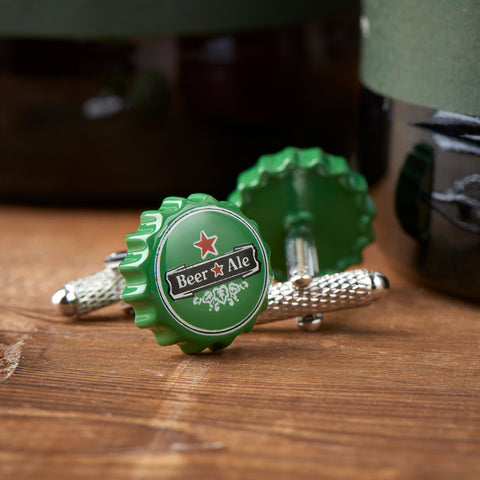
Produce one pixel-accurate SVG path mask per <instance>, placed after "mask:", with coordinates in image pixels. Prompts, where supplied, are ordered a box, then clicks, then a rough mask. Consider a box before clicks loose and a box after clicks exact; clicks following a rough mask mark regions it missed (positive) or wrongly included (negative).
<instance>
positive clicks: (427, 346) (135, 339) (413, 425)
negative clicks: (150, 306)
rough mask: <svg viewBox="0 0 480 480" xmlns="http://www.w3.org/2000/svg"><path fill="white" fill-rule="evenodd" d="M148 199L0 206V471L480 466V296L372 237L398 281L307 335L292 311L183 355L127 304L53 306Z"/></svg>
mask: <svg viewBox="0 0 480 480" xmlns="http://www.w3.org/2000/svg"><path fill="white" fill-rule="evenodd" d="M137 214H138V212H134V211H129V212H119V211H110V212H106V211H105V212H104V211H78V210H77V211H74V210H48V209H34V208H21V207H7V206H4V207H3V208H2V209H1V211H0V231H1V232H2V234H1V235H0V269H1V275H0V478H1V479H14V478H15V479H23V478H35V479H44V478H56V479H59V478H61V479H63V478H65V479H77V478H92V479H97V478H99V479H100V478H101V479H104V480H106V479H111V478H115V479H136V478H138V479H150V478H171V479H180V478H181V479H185V478H189V477H190V478H199V479H203V478H209V479H246V478H261V479H287V478H289V479H290V478H309V479H310V478H326V479H344V478H365V479H435V480H442V479H453V478H455V479H457V478H462V479H474V478H475V479H477V478H480V401H479V400H480V377H479V373H480V354H479V341H480V308H479V307H478V305H474V304H469V303H466V302H462V301H460V300H457V299H452V298H449V297H446V296H443V295H441V294H439V293H436V292H432V291H429V290H426V289H424V288H423V287H422V286H421V285H419V284H418V283H417V282H416V280H415V278H414V277H413V276H412V275H410V274H408V272H405V271H403V270H402V269H401V268H400V267H399V266H398V265H397V264H396V263H395V260H394V259H391V258H389V257H387V256H385V254H384V253H383V252H382V251H381V250H380V248H379V247H378V246H375V245H374V246H371V247H369V248H368V249H367V251H366V255H365V263H364V266H366V267H368V268H375V269H378V270H381V271H382V272H383V273H385V274H386V275H387V276H389V277H390V280H391V283H392V290H391V292H390V294H389V296H388V297H387V298H386V299H385V300H383V301H381V302H379V303H377V304H375V305H372V306H369V307H365V308H363V309H358V310H350V311H346V312H337V313H334V314H330V315H328V316H326V319H325V321H324V326H323V328H322V329H321V330H320V331H319V332H317V333H313V334H308V333H305V332H300V331H298V330H297V329H296V327H295V325H294V322H292V321H285V322H281V323H278V324H271V325H266V326H261V327H257V328H255V329H254V331H253V332H252V333H250V334H248V335H244V336H241V337H239V338H238V339H237V340H236V341H235V342H234V344H233V345H232V346H231V347H230V348H228V349H227V350H224V351H222V352H218V353H215V354H201V355H197V356H186V355H184V354H182V353H181V352H180V350H179V349H178V348H177V347H175V346H174V347H169V348H162V347H159V346H157V345H156V344H155V342H154V339H153V335H152V334H151V333H150V332H149V331H143V330H140V329H138V328H136V327H135V325H134V324H133V321H132V320H131V319H130V318H128V317H126V316H124V314H123V312H122V311H121V310H120V309H119V308H118V307H115V306H113V307H109V308H108V309H105V310H104V311H102V312H100V313H98V314H96V315H91V316H90V317H88V318H85V319H84V320H80V321H79V320H77V321H74V320H68V319H67V320H65V319H63V318H61V317H60V316H58V315H56V314H55V313H54V312H53V311H52V309H51V307H50V296H51V294H52V293H53V291H55V290H56V289H57V288H59V287H61V286H62V285H63V284H64V283H65V282H66V281H68V280H70V279H72V278H75V277H77V276H80V275H85V274H88V273H91V272H93V271H95V270H97V269H100V268H101V267H102V259H103V257H104V256H105V255H106V254H108V253H109V252H110V251H112V250H119V249H122V248H123V247H124V243H123V238H124V236H125V234H126V233H128V232H131V231H134V230H135V229H136V228H137V222H138V216H137Z"/></svg>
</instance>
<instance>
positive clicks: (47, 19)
mask: <svg viewBox="0 0 480 480" xmlns="http://www.w3.org/2000/svg"><path fill="white" fill-rule="evenodd" d="M1 9H2V15H0V200H1V201H8V202H16V203H30V204H32V203H33V204H50V205H75V206H86V205H88V206H96V205H98V206H101V205H108V206H148V207H152V206H157V205H159V204H160V202H161V200H162V199H163V197H165V196H166V195H181V196H185V195H188V194H190V193H192V192H206V193H209V194H212V195H214V196H216V197H218V198H219V199H224V198H226V196H227V195H228V194H229V193H230V192H231V191H232V190H233V189H234V187H235V180H236V177H237V175H238V174H239V173H240V172H241V171H242V170H244V169H245V168H247V167H249V166H251V165H252V164H253V163H254V162H255V161H256V159H257V158H258V157H259V156H260V155H261V154H264V153H271V152H275V151H278V150H280V149H282V148H283V147H285V146H286V145H294V146H298V147H310V146H316V145H319V146H322V148H324V149H325V150H326V151H328V152H330V153H334V154H340V155H343V156H347V157H348V158H351V156H352V153H353V151H354V143H355V135H356V133H355V132H356V115H357V105H358V97H359V82H358V56H359V55H358V52H359V27H358V23H359V22H358V19H359V14H360V7H359V2H358V1H357V0H342V1H337V2H327V1H313V0H297V1H296V2H285V1H284V2H278V1H273V0H258V1H256V2H244V1H237V0H232V1H229V2H221V1H218V0H209V1H204V2H194V1H188V0H177V1H175V2H174V1H167V0H164V1H152V0H143V1H138V2H129V1H126V0H123V1H118V2H113V1H110V0H99V1H95V2H92V1H87V0H83V1H81V2H75V4H73V2H64V1H55V0H49V1H45V2H40V3H37V4H35V5H32V4H31V2H25V1H23V2H22V1H19V2H6V1H2V2H1Z"/></svg>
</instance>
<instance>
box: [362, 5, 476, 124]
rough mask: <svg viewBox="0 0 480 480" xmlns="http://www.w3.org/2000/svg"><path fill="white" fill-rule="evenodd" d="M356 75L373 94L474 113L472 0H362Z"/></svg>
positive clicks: (474, 11) (474, 27)
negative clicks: (360, 54)
mask: <svg viewBox="0 0 480 480" xmlns="http://www.w3.org/2000/svg"><path fill="white" fill-rule="evenodd" d="M361 25H362V62H361V69H360V70H361V78H362V82H363V83H364V85H366V86H367V87H369V88H370V89H371V90H373V91H374V92H376V93H380V94H382V95H385V96H387V97H392V98H395V99H397V100H403V101H405V102H409V103H414V104H417V105H422V106H424V107H431V108H436V109H442V110H449V111H452V112H458V113H464V114H467V115H476V116H478V115H480V88H478V84H479V78H480V61H479V59H480V34H479V32H480V5H479V2H478V0H455V1H452V0H422V1H418V0H398V1H390V2H388V1H385V0H364V2H363V15H362V22H361Z"/></svg>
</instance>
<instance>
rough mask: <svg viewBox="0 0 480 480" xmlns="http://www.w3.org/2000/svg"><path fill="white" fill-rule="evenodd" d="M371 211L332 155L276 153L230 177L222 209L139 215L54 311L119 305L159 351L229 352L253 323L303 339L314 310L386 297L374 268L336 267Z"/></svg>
mask: <svg viewBox="0 0 480 480" xmlns="http://www.w3.org/2000/svg"><path fill="white" fill-rule="evenodd" d="M374 216H375V206H374V204H373V201H372V200H371V198H370V197H369V195H368V188H367V184H366V181H365V179H364V178H363V177H362V176H361V175H360V174H358V173H355V172H353V171H351V170H350V169H349V167H348V165H347V163H346V161H345V160H344V159H343V158H342V157H337V156H333V155H328V154H325V153H324V152H323V151H322V150H320V149H319V148H311V149H304V150H301V149H297V148H292V147H289V148H286V149H284V150H282V151H281V152H279V153H277V154H273V155H264V156H262V157H260V159H259V160H258V162H257V164H256V165H255V166H254V167H252V168H250V169H249V170H246V171H244V172H243V173H242V174H240V176H239V177H238V182H237V188H236V189H235V191H234V192H233V193H232V194H231V195H230V196H229V198H228V201H217V200H215V199H214V198H213V197H211V196H209V195H204V194H193V195H190V196H189V197H188V198H181V197H168V198H166V199H165V200H164V201H163V203H162V205H161V206H160V208H159V209H158V210H154V211H146V212H144V213H143V214H142V215H141V219H140V226H139V228H138V230H137V231H136V232H134V233H132V234H129V235H127V237H126V243H127V251H126V252H119V253H114V254H111V255H109V256H108V257H107V258H106V259H105V262H106V266H105V269H104V270H102V271H100V272H97V273H94V274H92V275H89V276H87V277H83V278H79V279H77V280H73V281H71V282H68V283H67V284H66V285H65V286H64V287H63V288H62V289H60V290H59V291H57V292H56V293H55V294H54V295H53V297H52V303H53V305H54V306H55V307H56V308H57V309H58V311H59V312H61V313H62V314H64V315H74V316H75V315H76V316H79V315H85V314H87V313H89V312H91V311H94V310H97V309H99V308H102V307H104V306H107V305H110V304H113V303H115V302H118V301H121V300H122V299H123V301H124V302H126V303H127V304H128V305H130V306H131V307H132V308H133V310H134V312H135V323H136V324H137V326H139V327H141V328H150V329H151V330H152V331H153V333H154V335H155V339H156V341H157V342H158V343H159V344H160V345H173V344H178V345H179V346H180V348H181V349H182V351H183V352H185V353H197V352H200V351H202V350H204V349H206V348H209V349H210V350H218V349H221V348H225V347H227V346H228V345H229V344H230V343H232V341H233V340H234V339H235V338H236V336H237V335H238V334H240V333H245V332H248V331H250V330H251V329H252V328H253V326H254V325H255V323H257V324H259V323H267V322H271V321H276V320H283V319H287V318H294V317H295V318H296V320H297V324H298V326H299V327H300V328H302V329H304V330H307V331H312V330H316V329H317V328H318V327H319V326H320V323H321V319H322V314H323V313H324V312H329V311H334V310H339V309H343V308H352V307H356V306H361V305H365V304H368V303H371V302H372V301H373V300H375V299H376V298H379V297H380V296H383V294H385V293H386V292H387V291H388V288H389V285H388V280H387V279H386V278H385V276H384V275H382V274H381V273H379V272H376V271H368V270H365V269H361V270H350V271H345V272H344V271H343V270H344V269H345V268H346V267H348V266H350V265H354V264H358V263H360V262H361V251H362V249H363V247H364V246H366V245H367V244H369V243H370V242H371V241H373V238H374V236H373V230H372V227H371V221H372V219H373V217H374Z"/></svg>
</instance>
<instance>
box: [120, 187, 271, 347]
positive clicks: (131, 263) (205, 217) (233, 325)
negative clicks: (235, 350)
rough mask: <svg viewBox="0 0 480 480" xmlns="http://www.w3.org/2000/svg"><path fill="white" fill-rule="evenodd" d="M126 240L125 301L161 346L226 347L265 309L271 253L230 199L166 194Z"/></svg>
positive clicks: (139, 323) (251, 325)
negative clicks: (155, 208) (167, 195)
mask: <svg viewBox="0 0 480 480" xmlns="http://www.w3.org/2000/svg"><path fill="white" fill-rule="evenodd" d="M126 241H127V248H128V252H127V256H126V258H125V260H124V261H123V262H122V263H121V264H120V267H119V269H120V272H121V274H122V275H123V276H124V278H125V281H126V287H125V290H124V293H123V300H124V301H125V302H127V303H129V304H130V305H131V306H132V307H133V309H134V310H135V323H136V324H137V325H138V326H139V327H141V328H150V329H151V330H152V331H153V333H154V335H155V338H156V340H157V342H158V343H159V344H160V345H172V344H175V343H176V344H179V346H180V348H181V349H182V350H183V351H184V352H185V353H197V352H200V351H202V350H204V349H205V348H210V349H212V350H218V349H220V348H224V347H226V346H228V345H229V344H230V343H231V342H232V341H233V340H234V339H235V337H236V336H237V335H238V334H240V333H243V332H248V331H249V330H251V329H252V328H253V325H254V323H255V319H256V317H257V315H258V314H259V313H260V312H261V311H262V310H264V309H265V308H266V306H267V300H268V297H267V294H268V288H269V286H270V283H271V275H270V267H269V249H268V247H267V245H266V244H265V243H264V241H263V240H262V238H261V236H260V233H259V231H258V227H257V225H256V224H255V222H252V221H251V220H249V219H247V218H246V217H245V216H244V215H243V213H242V212H241V211H240V209H239V208H238V207H236V206H235V205H234V204H232V203H230V202H219V201H217V200H215V199H214V198H213V197H210V196H208V195H203V194H193V195H190V196H189V197H188V198H181V197H168V198H166V199H165V200H164V201H163V203H162V205H161V206H160V208H159V209H158V210H156V211H147V212H144V213H143V214H142V216H141V220H140V227H139V228H138V230H137V231H136V232H134V233H132V234H130V235H128V236H127V239H126Z"/></svg>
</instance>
